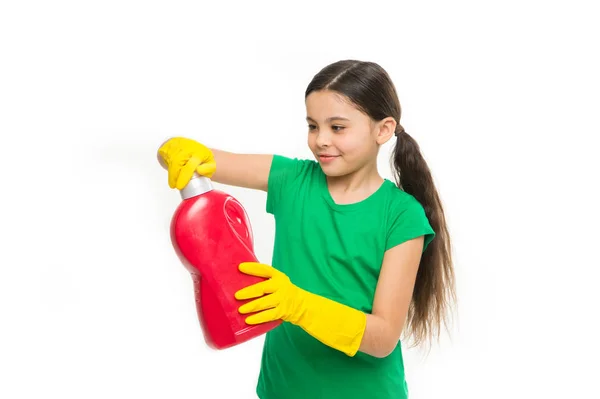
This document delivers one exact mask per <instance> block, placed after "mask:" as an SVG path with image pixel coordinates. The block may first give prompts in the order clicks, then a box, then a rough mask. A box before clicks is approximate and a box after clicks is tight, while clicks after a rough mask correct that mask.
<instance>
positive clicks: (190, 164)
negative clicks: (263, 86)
mask: <svg viewBox="0 0 600 399" xmlns="http://www.w3.org/2000/svg"><path fill="white" fill-rule="evenodd" d="M199 164H200V159H198V158H196V157H191V158H190V159H189V160H188V161H187V162H186V163H185V164H184V165H183V166H182V167H181V168H180V169H179V174H178V175H177V179H176V183H175V187H176V188H177V189H178V190H181V189H183V188H184V187H185V186H186V185H187V184H188V183H189V182H190V180H192V176H193V175H194V172H195V171H196V168H198V165H199Z"/></svg>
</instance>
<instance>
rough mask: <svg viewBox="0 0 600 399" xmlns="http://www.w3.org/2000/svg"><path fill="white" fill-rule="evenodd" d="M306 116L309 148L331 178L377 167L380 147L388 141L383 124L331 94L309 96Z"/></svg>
mask: <svg viewBox="0 0 600 399" xmlns="http://www.w3.org/2000/svg"><path fill="white" fill-rule="evenodd" d="M306 113H307V118H306V120H307V122H308V146H309V148H310V150H311V151H312V153H313V154H314V156H315V158H316V159H317V161H318V162H319V164H320V165H321V168H322V169H323V172H324V173H325V174H326V175H328V176H344V175H347V174H349V173H353V172H356V171H357V170H359V169H362V168H363V167H365V166H366V165H369V164H371V163H372V164H376V160H377V152H378V150H379V145H380V144H382V140H383V142H385V141H387V140H388V139H389V137H386V133H385V132H384V134H383V135H382V134H381V133H382V129H381V127H382V123H381V122H379V123H378V122H374V121H373V120H371V118H370V117H369V116H368V115H366V114H364V113H363V112H361V111H359V110H358V109H357V108H356V107H355V106H353V105H352V104H351V103H350V102H349V100H348V99H347V98H345V97H343V96H342V95H340V94H338V93H335V92H332V91H316V92H312V93H311V94H309V96H308V97H307V98H306ZM384 121H385V120H384ZM388 122H389V120H388ZM394 128H395V125H394V127H393V128H392V131H391V133H392V134H393V129H394ZM387 129H389V126H388V127H387Z"/></svg>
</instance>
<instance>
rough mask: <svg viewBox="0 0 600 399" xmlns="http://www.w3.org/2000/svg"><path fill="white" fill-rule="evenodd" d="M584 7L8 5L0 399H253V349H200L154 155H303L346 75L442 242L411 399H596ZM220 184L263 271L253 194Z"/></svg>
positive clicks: (3, 52) (412, 362)
mask: <svg viewBox="0 0 600 399" xmlns="http://www.w3.org/2000/svg"><path fill="white" fill-rule="evenodd" d="M594 3H595V2H592V1H589V2H583V1H568V2H567V1H562V2H547V1H546V2H542V1H540V2H531V1H502V2H494V3H492V2H481V1H471V2H467V1H453V2H441V1H440V2H428V1H420V2H410V3H409V2H398V1H395V2H392V1H389V2H381V1H369V2H307V1H302V2H296V3H295V4H289V3H287V2H241V1H239V2H235V3H234V2H223V3H219V4H220V5H215V4H210V5H209V4H208V3H202V2H197V1H188V2H182V1H163V2H159V1H143V2H142V1H138V2H134V1H123V0H120V1H102V2H99V1H98V2H88V1H71V2H67V1H53V2H51V1H47V2H41V1H39V2H32V1H4V2H2V5H0V57H1V62H0V134H1V139H2V140H1V143H0V149H1V157H0V159H1V162H2V167H1V168H0V174H1V182H2V188H3V194H1V197H0V201H1V206H0V233H1V237H0V238H1V241H0V246H1V247H0V256H1V258H0V268H1V269H0V397H2V398H7V399H8V398H34V397H35V398H54V397H56V398H109V397H110V398H141V397H144V398H225V397H230V396H231V397H235V398H254V397H255V394H254V389H255V385H256V378H257V375H258V370H259V364H260V352H261V345H262V338H259V339H256V340H254V341H252V342H248V343H246V344H244V345H241V346H239V347H236V348H232V349H229V350H226V351H222V352H215V351H211V350H209V349H207V347H206V346H205V344H204V341H203V338H202V336H201V332H200V329H199V326H198V321H197V319H196V314H195V307H194V306H195V304H194V298H193V289H192V285H191V278H190V277H189V274H188V273H187V271H186V270H185V269H184V268H183V266H182V265H181V264H180V263H179V262H178V260H177V258H176V256H175V254H174V251H173V249H172V246H171V243H170V240H169V235H168V226H169V222H170V217H171V215H172V212H173V210H174V209H175V207H176V206H177V205H178V203H179V195H178V192H177V191H174V190H171V189H169V187H168V184H167V174H166V172H165V171H164V170H163V169H162V168H160V166H159V165H158V163H157V162H156V150H157V147H158V146H159V144H160V143H161V142H162V141H163V140H164V139H166V138H167V137H169V136H172V135H183V136H188V137H192V138H196V139H198V140H200V141H202V142H203V143H205V144H207V145H210V146H213V147H217V148H223V149H227V150H230V151H240V152H242V151H243V152H276V153H280V154H284V155H288V156H298V157H305V156H306V157H308V156H309V155H310V154H309V152H308V148H307V146H306V141H305V140H306V126H305V122H304V117H305V109H304V100H303V94H304V89H305V88H306V85H307V84H308V83H309V81H310V79H311V78H312V76H313V75H314V74H315V73H317V72H318V70H319V69H321V68H322V67H324V66H325V65H327V64H328V63H330V62H334V61H337V60H339V59H345V58H356V59H361V60H370V61H375V62H378V63H380V64H381V65H382V66H383V67H384V68H385V69H387V70H388V72H389V73H390V75H391V76H392V78H393V80H394V82H395V84H396V85H397V88H398V91H399V94H400V101H401V104H402V106H403V116H402V120H401V122H402V124H403V126H404V127H405V128H406V129H407V131H408V132H409V133H411V134H412V135H413V137H415V138H416V139H417V141H418V142H419V143H420V145H421V147H422V151H423V154H424V155H425V157H426V159H427V160H428V162H429V164H430V166H431V168H432V170H433V173H434V177H435V179H436V183H437V185H438V189H439V191H440V194H441V197H442V200H443V201H444V204H445V207H446V213H447V217H448V222H449V225H450V231H451V234H452V239H453V245H454V251H455V261H456V273H457V284H458V295H459V301H460V302H459V306H458V313H457V314H458V318H457V319H456V322H455V324H454V326H453V335H452V338H451V339H450V338H448V337H445V338H444V339H443V340H442V342H441V344H439V345H436V346H434V347H433V349H432V350H431V352H430V353H429V355H428V356H425V354H424V353H423V352H422V351H417V350H409V351H407V352H406V354H405V356H406V370H407V378H408V382H409V385H410V389H411V398H414V399H429V398H432V399H433V398H507V397H510V398H533V397H537V398H541V397H545V398H563V397H574V398H598V397H600V388H598V383H597V381H598V376H597V374H598V371H599V368H598V363H597V359H598V356H599V355H600V353H599V352H600V347H599V343H598V341H599V337H600V329H599V328H598V321H597V319H598V317H599V316H600V312H599V311H598V305H599V302H600V301H599V299H598V277H599V276H600V274H599V272H598V270H599V267H600V261H599V260H598V255H597V248H598V244H597V241H598V237H599V235H598V230H597V226H598V223H599V221H600V220H599V215H598V209H597V207H598V204H599V203H600V201H599V196H598V194H597V189H596V186H597V184H598V182H599V179H598V172H599V171H600V167H599V162H598V149H599V145H598V144H597V140H598V135H599V133H600V122H599V121H598V115H599V114H598V109H599V107H600V94H599V93H600V79H599V73H598V71H600V62H599V61H598V57H599V50H598V48H599V46H598V37H600V28H599V27H598V26H599V25H598V17H597V14H596V13H595V12H593V7H592V4H594ZM593 143H595V144H593ZM390 149H391V142H390V144H389V145H386V147H384V148H383V150H382V153H381V158H380V163H381V173H382V174H383V175H384V176H386V177H391V174H390V171H389V168H388V159H389V152H390ZM218 188H220V189H224V190H226V191H228V192H229V193H231V194H233V195H234V196H236V197H237V198H238V199H239V200H240V201H241V202H242V203H243V204H244V206H245V207H246V209H247V211H248V213H249V215H250V218H251V221H252V227H253V229H254V232H255V236H256V253H257V256H258V257H259V259H261V260H263V261H265V262H269V261H270V258H271V251H272V239H273V233H274V232H273V227H274V226H273V220H272V218H271V216H270V215H268V214H266V213H265V211H264V205H265V195H264V193H259V192H251V191H248V190H243V189H238V188H233V187H223V186H218Z"/></svg>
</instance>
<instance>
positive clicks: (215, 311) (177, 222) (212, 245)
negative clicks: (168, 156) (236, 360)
mask: <svg viewBox="0 0 600 399" xmlns="http://www.w3.org/2000/svg"><path fill="white" fill-rule="evenodd" d="M181 198H182V202H181V204H180V205H179V206H178V207H177V210H176V211H175V214H174V215H173V218H172V220H171V241H172V243H173V247H174V248H175V252H176V253H177V256H178V257H179V259H180V260H181V262H182V263H183V265H184V266H185V267H186V269H187V270H188V271H189V272H190V273H191V275H192V280H193V283H194V289H195V298H196V309H197V313H198V320H199V321H200V326H201V328H202V331H203V334H204V339H205V341H206V343H207V345H208V346H209V347H211V348H213V349H225V348H229V347H231V346H235V345H238V344H241V343H243V342H246V341H248V340H250V339H252V338H255V337H257V336H259V335H262V334H264V333H266V332H267V331H269V330H271V329H273V328H275V327H277V326H278V325H280V324H281V321H280V320H277V321H273V322H268V323H263V324H257V325H249V324H246V322H245V318H246V317H248V316H249V315H242V314H240V313H239V312H238V308H239V307H240V306H241V305H243V304H244V303H246V302H249V301H250V299H249V300H243V301H240V300H237V299H235V297H234V294H235V292H236V291H238V290H240V289H242V288H244V287H247V286H249V285H251V284H254V283H258V282H260V281H264V279H263V278H261V277H255V276H250V275H247V274H244V273H242V272H240V271H239V269H238V266H239V264H240V263H241V262H257V261H258V260H257V259H256V256H255V254H254V237H253V233H252V228H251V225H250V221H249V219H248V215H247V213H246V210H245V209H244V207H243V206H242V205H241V204H240V203H239V201H237V200H236V199H235V198H234V197H232V196H231V195H229V194H226V193H224V192H222V191H219V190H216V189H214V188H213V185H212V182H211V181H210V179H209V178H207V177H204V176H199V175H197V174H194V177H193V178H192V179H191V180H190V182H189V183H188V184H187V186H186V187H184V188H183V189H182V190H181Z"/></svg>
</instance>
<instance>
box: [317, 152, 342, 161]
mask: <svg viewBox="0 0 600 399" xmlns="http://www.w3.org/2000/svg"><path fill="white" fill-rule="evenodd" d="M318 157H319V160H320V161H322V162H329V161H333V160H334V159H336V158H337V157H339V155H329V154H319V155H318Z"/></svg>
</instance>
